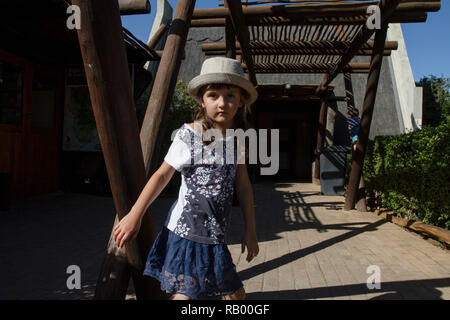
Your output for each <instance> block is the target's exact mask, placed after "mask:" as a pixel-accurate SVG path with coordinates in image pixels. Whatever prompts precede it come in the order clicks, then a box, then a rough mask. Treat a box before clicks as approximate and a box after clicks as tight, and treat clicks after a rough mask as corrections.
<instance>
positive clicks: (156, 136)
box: [140, 0, 195, 178]
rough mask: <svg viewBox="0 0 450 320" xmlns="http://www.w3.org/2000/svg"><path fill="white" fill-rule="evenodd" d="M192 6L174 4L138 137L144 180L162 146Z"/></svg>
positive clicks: (188, 1) (183, 1)
mask: <svg viewBox="0 0 450 320" xmlns="http://www.w3.org/2000/svg"><path fill="white" fill-rule="evenodd" d="M194 6H195V0H179V1H178V3H177V7H176V9H175V14H174V17H173V21H172V24H171V25H170V29H169V35H168V36H167V40H166V44H165V46H164V52H163V55H162V57H161V61H160V63H159V67H158V71H157V73H156V77H155V82H154V84H153V89H152V93H151V95H150V99H149V101H148V105H147V111H146V112H145V117H144V121H143V123H142V128H141V134H140V137H141V144H142V151H143V154H144V163H145V172H146V177H147V178H150V176H151V175H152V173H153V171H154V169H155V168H156V166H157V165H158V163H157V161H158V159H157V158H158V157H156V156H155V150H158V149H159V146H160V145H161V143H162V137H163V132H164V124H165V122H166V120H167V114H168V109H169V104H170V97H171V96H172V94H173V91H174V89H175V85H176V81H177V76H178V71H179V69H180V64H181V58H182V56H183V52H184V46H185V44H186V38H187V34H188V31H189V24H190V21H191V16H192V12H193V11H194Z"/></svg>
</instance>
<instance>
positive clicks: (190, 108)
mask: <svg viewBox="0 0 450 320" xmlns="http://www.w3.org/2000/svg"><path fill="white" fill-rule="evenodd" d="M149 96H150V88H149V89H148V90H147V91H146V93H145V94H143V95H142V97H141V98H140V99H139V101H138V102H137V103H136V114H137V117H138V123H139V129H140V128H141V126H142V122H143V119H144V115H145V110H146V108H147V103H148V99H149ZM196 108H197V102H195V100H194V99H192V98H191V97H190V96H189V94H188V92H187V87H186V85H185V84H184V83H183V82H182V81H181V80H178V82H177V84H176V87H175V91H174V94H173V96H172V99H171V102H170V108H169V114H168V118H167V123H166V127H165V128H164V138H163V142H162V145H161V149H160V150H158V151H159V152H158V154H157V156H158V163H159V165H161V163H162V162H163V160H164V157H165V156H166V154H167V151H168V150H169V147H170V145H171V143H172V140H171V136H172V132H173V131H174V130H175V129H178V128H179V127H180V126H181V125H182V124H183V123H185V122H187V123H190V122H192V121H193V113H194V111H195V110H196ZM180 184H181V174H180V173H179V172H177V171H175V174H174V176H173V178H172V179H171V180H170V182H169V183H168V185H167V186H166V187H165V188H164V190H163V191H162V193H161V195H163V196H176V195H177V194H178V189H179V186H180Z"/></svg>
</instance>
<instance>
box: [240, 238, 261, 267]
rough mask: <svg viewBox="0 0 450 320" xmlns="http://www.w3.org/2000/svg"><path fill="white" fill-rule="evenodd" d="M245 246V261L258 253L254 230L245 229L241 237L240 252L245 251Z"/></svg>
mask: <svg viewBox="0 0 450 320" xmlns="http://www.w3.org/2000/svg"><path fill="white" fill-rule="evenodd" d="M245 247H247V259H246V260H247V261H248V262H250V261H252V260H253V258H254V257H256V256H257V255H258V253H259V246H258V238H257V237H256V233H255V232H249V231H246V232H245V234H244V237H243V239H242V246H241V249H242V253H244V251H245Z"/></svg>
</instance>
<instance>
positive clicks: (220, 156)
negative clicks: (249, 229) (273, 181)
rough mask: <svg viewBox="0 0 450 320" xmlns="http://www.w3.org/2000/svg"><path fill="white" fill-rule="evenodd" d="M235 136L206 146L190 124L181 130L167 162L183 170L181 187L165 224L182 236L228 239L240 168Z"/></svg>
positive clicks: (206, 240) (204, 240) (210, 241)
mask: <svg viewBox="0 0 450 320" xmlns="http://www.w3.org/2000/svg"><path fill="white" fill-rule="evenodd" d="M232 138H233V136H230V137H227V138H225V139H218V140H217V141H216V143H217V147H215V146H216V143H212V144H211V145H209V146H206V145H204V144H203V143H202V140H201V134H200V133H199V132H197V131H195V130H194V129H193V128H192V127H191V126H190V125H189V124H187V123H185V124H183V125H182V126H181V127H180V129H178V131H177V133H176V135H175V137H174V140H173V142H172V144H171V146H170V148H169V151H168V152H167V155H166V156H165V158H164V161H166V162H167V163H168V164H169V165H171V166H172V167H173V168H175V170H177V171H179V172H181V187H180V191H179V194H178V199H177V200H176V201H175V202H174V203H173V205H172V207H171V208H170V211H169V214H168V216H167V219H166V223H165V226H166V227H167V228H168V229H169V230H171V231H172V232H174V233H175V234H177V235H179V236H180V237H183V238H186V239H189V240H193V241H196V242H201V243H208V244H217V243H224V242H225V232H226V228H227V225H228V220H229V214H230V210H231V206H232V200H233V192H234V181H235V175H236V168H237V156H236V155H235V152H234V151H235V150H236V149H235V148H234V139H232ZM230 151H231V152H230ZM227 156H228V157H227Z"/></svg>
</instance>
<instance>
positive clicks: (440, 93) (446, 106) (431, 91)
mask: <svg viewBox="0 0 450 320" xmlns="http://www.w3.org/2000/svg"><path fill="white" fill-rule="evenodd" d="M416 84H417V85H418V86H421V87H423V115H422V123H423V124H425V125H431V126H436V125H439V123H441V122H442V121H449V120H450V79H449V78H445V77H443V76H441V77H436V76H434V75H430V76H428V77H423V78H422V79H420V80H419V81H418V82H417V83H416Z"/></svg>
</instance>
